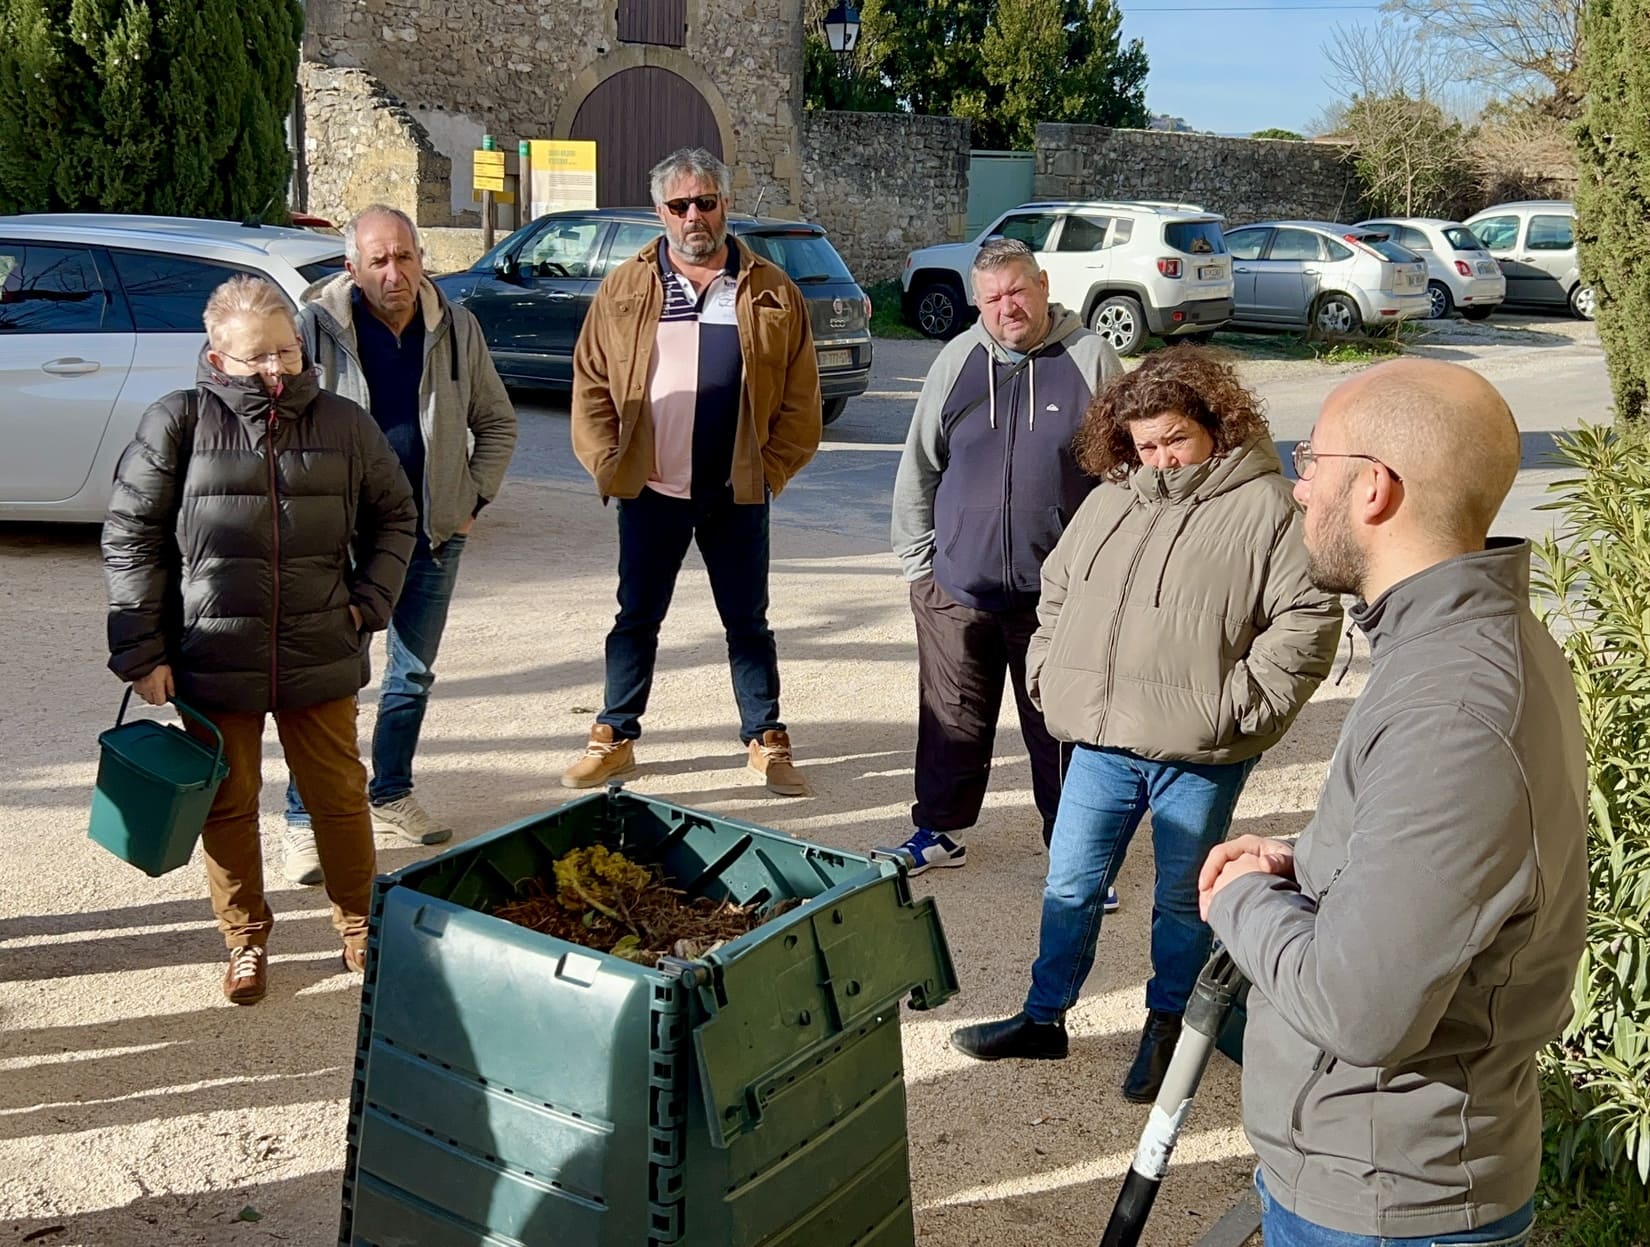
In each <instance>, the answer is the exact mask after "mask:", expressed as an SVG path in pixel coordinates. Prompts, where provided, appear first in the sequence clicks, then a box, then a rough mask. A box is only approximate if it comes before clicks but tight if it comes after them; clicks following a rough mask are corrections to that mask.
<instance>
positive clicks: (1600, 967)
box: [1534, 427, 1650, 1186]
mask: <svg viewBox="0 0 1650 1247" xmlns="http://www.w3.org/2000/svg"><path fill="white" fill-rule="evenodd" d="M1647 450H1650V445H1647V443H1646V439H1645V437H1644V436H1642V435H1641V434H1640V433H1638V432H1637V431H1635V430H1629V431H1625V432H1615V431H1612V430H1611V429H1608V428H1600V427H1589V428H1583V429H1582V430H1581V431H1580V432H1578V433H1576V434H1574V435H1572V436H1569V437H1565V438H1561V439H1560V441H1559V445H1558V454H1559V456H1560V457H1561V458H1562V460H1563V461H1564V462H1566V463H1568V464H1569V465H1571V466H1572V467H1575V468H1578V469H1580V475H1578V476H1575V477H1573V478H1571V479H1569V480H1565V481H1562V482H1560V483H1559V484H1557V485H1555V486H1554V489H1555V490H1557V491H1559V492H1560V493H1561V495H1562V496H1561V498H1560V499H1559V500H1558V501H1557V502H1555V503H1553V504H1549V506H1550V509H1556V510H1558V511H1559V512H1560V513H1561V515H1562V523H1561V525H1560V527H1559V531H1558V532H1557V534H1556V535H1555V536H1554V537H1551V538H1549V539H1547V540H1546V541H1544V542H1542V543H1540V544H1539V545H1538V547H1537V551H1536V560H1535V575H1534V589H1535V593H1536V595H1537V604H1538V607H1539V608H1540V609H1541V611H1542V613H1543V618H1544V619H1545V621H1546V622H1547V624H1548V626H1549V627H1550V628H1551V629H1552V631H1553V634H1554V635H1555V636H1556V637H1558V638H1559V640H1560V642H1561V644H1562V645H1563V646H1564V651H1565V654H1566V655H1567V656H1568V658H1569V660H1570V666H1571V669H1572V671H1573V672H1574V675H1575V680H1576V687H1577V689H1578V691H1579V693H1580V698H1581V715H1582V723H1583V726H1584V728H1585V730H1586V735H1587V753H1588V785H1589V787H1588V799H1589V804H1590V811H1591V819H1590V824H1589V828H1588V840H1589V863H1590V882H1591V889H1592V896H1591V902H1590V905H1589V907H1588V931H1587V950H1586V953H1585V955H1584V957H1583V959H1582V962H1581V966H1580V969H1579V971H1578V973H1577V975H1576V981H1575V989H1574V990H1575V996H1574V998H1575V1018H1574V1020H1573V1021H1572V1022H1571V1024H1570V1027H1569V1029H1568V1031H1566V1033H1565V1035H1564V1037H1563V1040H1562V1041H1561V1042H1560V1043H1559V1044H1558V1045H1556V1046H1555V1047H1554V1048H1553V1049H1552V1050H1551V1051H1550V1052H1549V1053H1548V1055H1547V1058H1546V1060H1545V1062H1544V1066H1543V1075H1544V1091H1545V1099H1546V1103H1547V1108H1548V1122H1549V1129H1548V1144H1549V1152H1548V1160H1549V1165H1548V1168H1549V1176H1550V1177H1551V1178H1552V1179H1554V1180H1556V1181H1558V1182H1560V1183H1572V1182H1576V1181H1583V1180H1586V1179H1587V1178H1588V1175H1590V1174H1591V1175H1598V1176H1603V1177H1608V1178H1611V1179H1614V1178H1619V1177H1621V1176H1623V1175H1624V1174H1627V1173H1631V1174H1633V1175H1635V1176H1636V1179H1637V1181H1638V1182H1639V1183H1640V1185H1641V1186H1642V1185H1643V1184H1646V1183H1650V929H1647V923H1650V462H1647V459H1646V451H1647Z"/></svg>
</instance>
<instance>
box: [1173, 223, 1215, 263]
mask: <svg viewBox="0 0 1650 1247" xmlns="http://www.w3.org/2000/svg"><path fill="white" fill-rule="evenodd" d="M1163 241H1164V242H1166V243H1168V244H1169V246H1171V247H1173V248H1174V249H1175V250H1176V251H1180V252H1183V253H1185V254H1186V255H1225V254H1226V235H1225V233H1224V232H1222V230H1221V228H1220V222H1219V221H1170V222H1169V223H1168V224H1167V225H1165V226H1164V227H1163Z"/></svg>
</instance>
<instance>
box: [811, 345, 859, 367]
mask: <svg viewBox="0 0 1650 1247" xmlns="http://www.w3.org/2000/svg"><path fill="white" fill-rule="evenodd" d="M819 366H820V367H821V368H852V367H853V366H854V352H853V350H852V349H849V350H846V351H821V352H820V353H819Z"/></svg>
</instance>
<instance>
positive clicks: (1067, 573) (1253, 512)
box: [1026, 437, 1341, 763]
mask: <svg viewBox="0 0 1650 1247" xmlns="http://www.w3.org/2000/svg"><path fill="white" fill-rule="evenodd" d="M1303 531H1304V517H1303V516H1302V514H1301V511H1300V509H1299V508H1298V507H1297V506H1296V505H1295V502H1294V499H1293V498H1291V497H1290V486H1289V482H1288V481H1286V480H1285V479H1284V476H1283V470H1282V465H1281V464H1280V463H1279V461H1278V455H1277V451H1276V450H1275V449H1274V448H1273V446H1272V441H1271V439H1270V438H1269V437H1257V438H1254V439H1251V440H1250V441H1248V442H1245V443H1244V444H1243V445H1242V446H1240V447H1238V448H1237V449H1236V450H1234V451H1232V452H1231V453H1229V454H1227V455H1223V456H1220V457H1218V458H1215V459H1210V460H1209V461H1207V462H1205V463H1199V464H1195V465H1193V466H1191V467H1185V468H1175V469H1173V470H1171V471H1167V472H1163V471H1159V470H1157V469H1155V468H1139V469H1137V470H1136V471H1135V472H1134V474H1133V475H1132V476H1131V477H1130V478H1129V481H1128V483H1127V484H1121V485H1119V484H1107V485H1102V486H1101V487H1100V488H1098V489H1096V490H1095V491H1094V492H1093V493H1091V494H1090V495H1089V496H1088V499H1087V500H1086V501H1085V502H1084V503H1083V505H1082V507H1081V509H1079V511H1078V512H1077V515H1076V517H1075V518H1074V519H1073V520H1072V522H1071V525H1070V526H1069V527H1068V528H1067V529H1066V531H1065V534H1064V535H1063V536H1062V537H1061V539H1060V543H1059V545H1057V546H1056V547H1055V548H1054V552H1053V553H1052V554H1050V555H1049V556H1048V559H1047V560H1046V561H1045V562H1044V563H1043V593H1042V599H1041V601H1040V603H1039V605H1038V607H1037V617H1038V621H1039V627H1038V629H1037V633H1036V635H1035V636H1033V637H1032V640H1031V651H1030V654H1029V656H1028V658H1027V662H1026V667H1027V670H1026V684H1027V687H1028V690H1029V691H1030V693H1031V698H1032V700H1033V701H1034V702H1036V703H1037V705H1038V706H1039V707H1040V708H1041V709H1042V712H1043V718H1044V720H1045V721H1046V722H1047V724H1048V729H1049V731H1050V732H1052V733H1053V734H1054V735H1055V736H1056V737H1058V738H1059V739H1061V740H1069V741H1076V742H1079V743H1081V744H1087V745H1100V746H1105V747H1108V748H1115V749H1126V750H1128V751H1129V752H1131V753H1136V754H1139V755H1140V756H1141V757H1144V758H1152V759H1155V760H1158V761H1174V762H1202V763H1219V762H1241V761H1243V760H1244V759H1246V758H1252V757H1254V756H1255V755H1257V754H1259V753H1262V752H1264V751H1265V750H1266V749H1268V748H1270V747H1271V746H1272V745H1274V744H1276V743H1277V741H1278V740H1279V739H1280V738H1281V737H1282V736H1283V734H1284V732H1285V731H1287V730H1288V728H1289V724H1290V723H1291V722H1292V721H1293V720H1294V717H1295V715H1296V713H1297V712H1298V711H1299V710H1300V708H1301V707H1302V706H1303V705H1305V704H1306V700H1307V698H1309V697H1311V696H1312V692H1313V690H1314V689H1316V688H1317V687H1318V685H1319V683H1320V682H1322V680H1323V678H1324V676H1325V675H1327V674H1328V673H1329V668H1330V666H1331V664H1332V663H1333V662H1334V656H1335V643H1336V640H1337V637H1338V635H1339V630H1340V622H1341V609H1340V604H1339V602H1338V601H1337V600H1336V599H1335V598H1334V597H1333V596H1331V595H1330V594H1327V593H1324V592H1322V591H1320V590H1318V589H1316V588H1314V587H1313V586H1312V583H1311V581H1310V580H1309V579H1308V578H1307V570H1306V546H1305V544H1304V541H1303Z"/></svg>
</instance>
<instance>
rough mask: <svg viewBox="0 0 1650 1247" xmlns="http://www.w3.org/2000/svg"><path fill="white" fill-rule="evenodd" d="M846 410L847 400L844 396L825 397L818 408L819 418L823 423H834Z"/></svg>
mask: <svg viewBox="0 0 1650 1247" xmlns="http://www.w3.org/2000/svg"><path fill="white" fill-rule="evenodd" d="M847 410H848V400H847V399H845V398H827V399H826V400H825V403H824V405H823V407H821V409H820V413H819V418H820V420H821V422H822V423H824V424H835V423H836V422H837V421H838V420H840V419H841V418H842V413H843V412H845V411H847Z"/></svg>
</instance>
